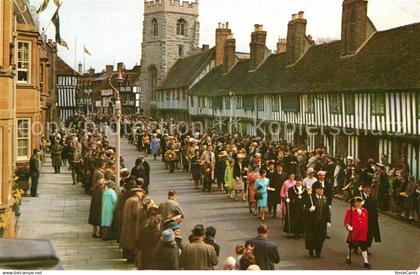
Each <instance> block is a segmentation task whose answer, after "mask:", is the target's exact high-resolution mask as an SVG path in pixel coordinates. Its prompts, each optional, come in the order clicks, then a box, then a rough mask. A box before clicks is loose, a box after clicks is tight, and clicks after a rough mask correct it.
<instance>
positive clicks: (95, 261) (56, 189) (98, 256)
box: [17, 160, 135, 270]
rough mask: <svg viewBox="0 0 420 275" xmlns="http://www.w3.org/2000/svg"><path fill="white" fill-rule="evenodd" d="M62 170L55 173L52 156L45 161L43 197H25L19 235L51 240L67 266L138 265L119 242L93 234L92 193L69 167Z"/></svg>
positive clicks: (86, 268)
mask: <svg viewBox="0 0 420 275" xmlns="http://www.w3.org/2000/svg"><path fill="white" fill-rule="evenodd" d="M61 170H62V171H61V174H54V169H53V167H52V166H51V160H47V161H46V162H45V163H44V164H43V165H42V167H41V177H40V180H39V188H38V193H39V197H37V198H31V197H25V198H24V199H23V202H22V206H21V208H20V211H21V216H20V218H19V222H18V234H17V238H19V239H48V240H51V241H52V242H53V245H54V247H55V250H56V253H57V255H58V256H59V258H60V260H61V262H62V265H63V268H64V269H78V270H98V269H100V270H114V269H135V268H134V266H133V265H129V264H127V263H126V261H125V259H123V258H122V256H121V251H120V250H119V248H118V244H117V243H115V242H114V241H102V240H99V239H94V238H92V236H91V235H92V226H90V225H89V224H88V223H87V221H88V216H89V206H90V196H87V195H85V193H84V190H83V189H82V188H81V186H80V185H72V179H71V173H70V171H69V170H68V167H66V166H64V167H61Z"/></svg>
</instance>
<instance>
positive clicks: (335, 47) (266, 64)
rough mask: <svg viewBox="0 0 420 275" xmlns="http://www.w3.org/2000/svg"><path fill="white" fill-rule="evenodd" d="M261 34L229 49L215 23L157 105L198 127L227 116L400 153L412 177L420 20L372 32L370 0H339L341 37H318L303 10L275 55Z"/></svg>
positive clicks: (372, 151) (360, 152) (331, 147)
mask: <svg viewBox="0 0 420 275" xmlns="http://www.w3.org/2000/svg"><path fill="white" fill-rule="evenodd" d="M364 5H366V6H364ZM226 34H228V35H226ZM218 35H219V36H220V35H225V36H224V37H225V40H224V41H223V42H224V43H223V45H220V40H222V39H220V37H218ZM266 36H267V33H266V32H265V31H264V30H263V28H262V26H261V25H256V26H255V30H254V32H253V33H252V35H251V43H250V48H251V52H250V54H249V55H246V54H242V53H237V52H236V50H235V39H234V38H233V36H232V35H231V30H230V29H226V28H225V29H220V28H219V29H217V30H216V41H217V42H216V46H215V48H212V49H210V50H207V51H203V52H201V53H199V54H196V55H194V56H190V57H187V58H184V59H180V60H178V62H177V63H176V64H175V65H174V66H173V67H172V68H171V70H170V71H169V74H168V76H167V78H166V79H165V80H164V81H163V83H162V85H161V87H160V89H158V91H157V92H156V94H155V95H154V97H153V98H154V100H155V104H156V106H157V109H158V110H159V111H160V112H161V113H162V114H164V115H165V116H167V117H173V118H176V119H186V120H192V121H197V120H199V121H202V122H203V123H204V124H205V125H216V124H217V123H219V121H220V120H223V119H224V120H225V121H229V120H230V118H234V120H235V119H236V121H239V123H238V124H239V126H240V127H238V124H237V125H236V130H241V131H242V132H243V133H246V134H253V135H255V134H258V135H265V136H266V137H267V138H269V139H274V140H276V139H284V140H287V141H288V142H292V143H295V144H307V145H308V148H309V149H311V150H313V149H314V148H318V147H321V146H325V147H326V148H327V149H328V151H329V152H330V154H332V155H342V156H347V155H351V156H353V157H355V158H360V159H361V160H363V161H366V160H367V159H368V158H376V159H377V158H378V157H379V156H380V155H381V154H386V155H387V156H388V158H389V160H390V161H391V163H393V164H396V163H399V162H400V161H401V157H405V159H406V160H407V161H408V164H409V165H410V168H411V170H412V173H413V175H415V176H416V177H417V178H419V176H420V150H419V147H420V73H419V68H420V47H419V45H420V23H416V24H412V25H407V26H402V27H399V28H395V29H391V30H386V31H376V29H375V27H374V25H373V23H372V22H371V21H370V19H369V18H368V17H367V1H363V0H355V1H350V0H345V1H344V3H343V25H342V39H341V40H339V41H333V42H330V43H325V44H320V45H315V43H314V42H313V40H312V39H311V37H310V36H307V35H306V20H305V19H304V14H303V12H300V13H299V14H296V15H293V17H292V20H291V21H290V22H289V25H288V34H287V40H286V41H287V43H285V42H286V41H285V40H281V41H280V42H279V44H286V45H278V52H277V53H276V54H270V53H269V51H268V50H267V48H266V45H265V42H266ZM218 38H219V39H218ZM220 48H222V49H223V56H222V58H220V57H219V56H218V54H217V53H218V52H219V51H218V49H220ZM224 125H226V124H224ZM256 126H260V127H256ZM224 127H225V128H224V129H225V130H227V129H228V127H227V126H224ZM299 127H303V129H306V128H307V127H310V129H311V130H310V131H305V130H303V131H299ZM296 128H297V129H298V130H297V131H295V130H294V129H296ZM261 129H262V130H261ZM270 129H271V131H270ZM277 129H279V130H277ZM273 132H274V133H273Z"/></svg>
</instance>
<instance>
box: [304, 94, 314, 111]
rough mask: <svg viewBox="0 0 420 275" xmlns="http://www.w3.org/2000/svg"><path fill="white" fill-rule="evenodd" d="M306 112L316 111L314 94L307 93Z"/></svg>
mask: <svg viewBox="0 0 420 275" xmlns="http://www.w3.org/2000/svg"><path fill="white" fill-rule="evenodd" d="M305 103H306V104H305V112H306V113H314V112H315V97H314V96H313V95H307V96H306V101H305Z"/></svg>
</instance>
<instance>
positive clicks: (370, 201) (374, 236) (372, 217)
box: [361, 192, 381, 247]
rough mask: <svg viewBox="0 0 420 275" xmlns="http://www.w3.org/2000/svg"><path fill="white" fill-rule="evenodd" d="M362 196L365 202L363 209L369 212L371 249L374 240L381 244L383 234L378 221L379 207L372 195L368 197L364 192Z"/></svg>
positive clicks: (369, 241) (369, 242)
mask: <svg viewBox="0 0 420 275" xmlns="http://www.w3.org/2000/svg"><path fill="white" fill-rule="evenodd" d="M361 195H362V198H363V200H364V201H365V203H364V205H363V207H364V208H366V210H367V211H368V244H369V247H371V246H372V242H373V240H375V242H377V243H380V242H381V232H380V228H379V221H378V206H377V202H376V200H375V199H374V198H373V197H372V195H369V196H368V197H366V195H365V194H364V193H363V192H362V194H361Z"/></svg>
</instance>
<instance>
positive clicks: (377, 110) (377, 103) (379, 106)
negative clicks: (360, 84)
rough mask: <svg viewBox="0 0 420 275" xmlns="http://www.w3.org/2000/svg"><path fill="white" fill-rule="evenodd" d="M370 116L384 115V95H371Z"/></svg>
mask: <svg viewBox="0 0 420 275" xmlns="http://www.w3.org/2000/svg"><path fill="white" fill-rule="evenodd" d="M371 107H372V115H378V116H381V115H384V114H385V95H384V94H382V93H375V94H373V95H372V104H371Z"/></svg>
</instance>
